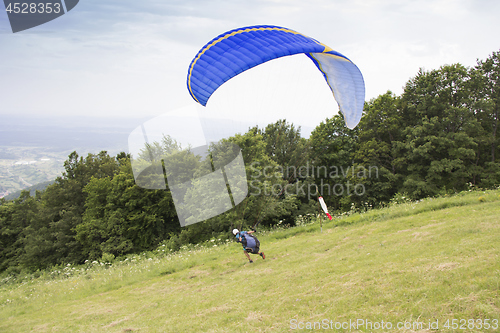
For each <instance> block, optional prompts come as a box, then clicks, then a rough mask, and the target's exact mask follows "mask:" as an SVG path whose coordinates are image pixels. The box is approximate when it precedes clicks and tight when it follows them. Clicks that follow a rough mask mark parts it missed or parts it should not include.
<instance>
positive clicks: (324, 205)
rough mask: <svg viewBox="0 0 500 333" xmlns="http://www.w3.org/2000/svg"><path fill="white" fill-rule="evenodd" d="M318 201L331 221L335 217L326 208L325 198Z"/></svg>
mask: <svg viewBox="0 0 500 333" xmlns="http://www.w3.org/2000/svg"><path fill="white" fill-rule="evenodd" d="M318 200H319V204H320V205H321V208H323V211H324V212H325V214H326V216H328V218H329V219H330V221H331V220H332V218H333V217H332V216H331V215H330V214H329V213H328V207H326V204H325V200H323V197H319V198H318Z"/></svg>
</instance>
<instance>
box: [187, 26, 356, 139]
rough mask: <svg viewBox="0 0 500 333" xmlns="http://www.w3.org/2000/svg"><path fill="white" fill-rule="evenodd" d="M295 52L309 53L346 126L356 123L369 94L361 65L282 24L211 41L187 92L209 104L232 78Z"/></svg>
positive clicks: (196, 60)
mask: <svg viewBox="0 0 500 333" xmlns="http://www.w3.org/2000/svg"><path fill="white" fill-rule="evenodd" d="M294 54H305V55H306V56H307V57H309V58H310V59H311V60H312V61H313V63H314V64H315V65H316V68H317V69H318V70H319V71H320V72H321V73H322V74H323V77H324V78H325V80H326V83H327V85H328V86H329V88H330V90H331V91H332V93H333V95H334V97H335V99H336V101H337V103H338V104H339V107H340V111H341V112H342V114H343V115H344V119H345V122H346V125H347V127H349V128H351V129H352V128H354V127H356V125H357V124H358V123H359V120H360V119H361V114H362V111H363V105H364V97H365V85H364V81H363V76H362V74H361V72H360V71H359V69H358V67H357V66H356V65H355V64H354V63H353V62H352V61H351V60H349V59H348V58H347V57H346V56H344V55H342V54H341V53H339V52H337V51H334V50H333V49H331V48H330V47H328V46H326V45H325V44H323V43H320V42H319V41H317V40H315V39H313V38H311V37H308V36H305V35H303V34H300V33H298V32H296V31H293V30H291V29H287V28H283V27H278V26H268V25H265V26H264V25H262V26H251V27H244V28H238V29H234V30H231V31H228V32H225V33H223V34H221V35H219V36H217V37H216V38H214V39H213V40H211V41H210V42H208V43H207V44H206V45H205V46H204V47H203V48H202V49H201V50H200V51H199V52H198V54H197V55H196V56H195V57H194V59H193V60H192V61H191V64H190V66H189V70H188V76H187V87H188V90H189V93H190V94H191V96H192V97H193V99H194V100H195V101H196V102H198V103H200V104H201V105H203V106H205V105H207V103H208V100H209V99H210V97H211V96H212V94H213V93H214V92H215V91H216V90H217V89H218V88H219V87H220V86H221V85H223V84H224V83H225V82H226V81H228V80H229V79H231V78H233V77H235V76H237V75H238V74H240V73H242V72H244V71H246V70H248V69H251V68H253V67H255V66H258V65H260V64H262V63H265V62H267V61H270V60H273V59H276V58H280V57H284V56H289V55H294Z"/></svg>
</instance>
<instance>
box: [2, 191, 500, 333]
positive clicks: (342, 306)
mask: <svg viewBox="0 0 500 333" xmlns="http://www.w3.org/2000/svg"><path fill="white" fill-rule="evenodd" d="M499 220H500V191H498V190H497V191H486V192H483V191H481V192H479V191H478V192H470V193H461V194H459V195H456V196H451V197H444V198H438V199H426V200H423V201H421V202H418V203H414V202H413V203H406V204H400V205H394V206H392V207H388V208H384V209H380V210H371V211H368V212H365V213H362V214H351V215H349V216H340V217H336V218H335V219H334V220H333V221H332V222H328V223H324V224H323V231H322V232H321V231H320V227H319V223H318V221H316V222H314V223H312V224H309V225H305V226H300V227H296V228H290V229H279V230H274V231H265V232H261V233H260V236H259V239H260V241H261V245H262V246H261V247H262V250H264V251H265V252H266V256H267V258H266V259H265V260H262V259H261V258H260V257H255V258H256V259H255V261H254V263H253V264H249V263H247V262H246V259H245V256H244V255H243V253H242V251H241V246H240V245H239V244H236V243H224V242H221V241H218V240H214V242H208V243H207V244H205V245H204V246H193V247H190V248H187V247H186V248H184V249H183V250H182V251H180V252H178V253H175V254H167V255H165V254H164V253H165V252H163V251H162V248H159V249H158V251H155V252H154V253H147V254H143V255H137V256H134V257H130V258H128V259H127V260H122V261H115V262H114V263H113V264H112V265H106V264H100V263H93V264H91V263H88V264H87V265H86V266H82V267H71V266H66V267H61V268H59V269H57V270H54V271H52V272H44V273H42V274H41V276H39V277H38V278H30V277H25V278H24V279H21V278H20V279H17V280H16V281H13V280H9V279H7V278H6V279H4V280H3V281H2V285H1V286H0V331H1V332H4V331H5V332H29V331H33V332H56V331H57V332H135V331H140V332H287V331H305V332H307V331H321V329H319V328H320V327H322V326H320V325H326V323H328V325H333V328H335V327H334V325H335V323H338V324H342V323H348V322H349V321H351V323H353V322H354V323H355V322H356V321H358V320H359V323H360V324H361V320H363V321H364V322H365V323H366V321H370V322H371V323H372V327H373V325H375V328H372V329H370V328H369V327H368V328H367V327H366V324H365V325H359V326H358V327H357V328H356V327H354V328H353V326H350V328H347V329H340V330H336V329H332V330H327V331H342V332H357V331H363V332H364V331H366V332H392V331H394V332H396V331H397V332H419V331H420V332H424V331H427V329H428V328H429V323H434V325H435V323H436V321H437V324H438V325H439V331H449V332H453V331H456V332H494V331H498V330H499V329H496V330H495V329H493V328H494V327H493V326H490V328H489V329H485V327H483V328H482V329H479V320H481V321H482V323H485V322H486V319H488V320H489V324H490V325H492V324H494V323H495V322H494V320H497V321H498V320H499V319H500V297H499V296H500V295H499V291H500V258H499V254H500V249H499V247H500V223H499ZM323 222H324V220H323ZM454 319H455V321H454V322H453V321H452V320H454ZM472 319H473V320H475V321H474V322H470V321H465V322H464V321H463V320H472ZM461 320H462V321H461ZM330 321H332V323H331V324H330ZM382 321H383V322H384V325H387V323H388V322H389V323H391V324H392V326H393V328H392V329H388V328H387V326H385V327H384V329H382V328H379V329H377V328H376V325H377V324H378V325H380V324H381V322H382ZM315 322H316V323H317V324H316V325H317V326H316V330H311V329H298V328H299V324H300V325H301V326H300V327H302V325H304V327H307V325H314V323H315ZM398 323H403V324H406V329H402V330H398V329H396V325H397V324H398ZM417 323H421V324H417ZM446 323H448V325H449V327H445V325H446ZM318 324H319V325H318ZM453 324H456V327H455V328H453ZM345 325H346V324H344V326H345ZM467 325H469V326H467ZM473 326H475V327H476V328H472V327H473ZM497 326H498V327H500V323H498V322H497ZM460 327H463V328H465V329H460ZM294 328H297V330H295V329H294ZM323 328H324V327H323ZM403 328H404V327H403Z"/></svg>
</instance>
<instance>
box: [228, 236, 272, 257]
mask: <svg viewBox="0 0 500 333" xmlns="http://www.w3.org/2000/svg"><path fill="white" fill-rule="evenodd" d="M254 232H255V230H252V231H238V229H234V230H233V235H234V236H235V237H236V241H237V242H238V243H241V245H243V253H245V255H246V256H247V258H248V261H249V262H250V263H252V262H253V260H252V258H250V255H249V253H252V254H258V255H259V256H261V257H262V259H266V256H265V255H264V252H259V247H260V242H259V240H258V239H257V237H255V236H254V235H252V234H253V233H254Z"/></svg>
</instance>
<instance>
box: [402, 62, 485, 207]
mask: <svg viewBox="0 0 500 333" xmlns="http://www.w3.org/2000/svg"><path fill="white" fill-rule="evenodd" d="M472 92H473V91H472V89H471V81H470V75H469V71H468V69H467V68H465V67H464V66H462V65H460V64H455V65H449V66H443V67H441V68H440V69H438V70H433V71H430V72H424V71H422V70H421V71H420V72H419V73H418V75H417V76H416V77H415V78H413V79H411V80H410V81H409V82H408V83H407V84H406V87H405V91H404V93H403V95H402V97H401V100H402V117H403V120H404V122H405V128H404V130H403V134H404V135H405V139H404V141H403V143H402V144H401V145H400V147H399V148H400V149H399V162H398V165H399V166H400V167H401V169H404V170H402V173H403V174H404V176H405V181H404V183H403V186H402V189H401V191H403V192H407V193H410V194H411V195H412V196H413V197H414V198H422V197H426V196H433V195H436V194H438V193H440V192H442V191H445V192H446V191H449V190H452V191H459V190H462V189H464V188H465V186H466V183H467V182H468V181H470V180H471V179H472V178H473V173H474V170H475V168H474V165H475V160H476V149H477V146H478V142H477V140H476V139H475V133H477V132H478V131H480V130H481V125H480V123H479V122H478V121H477V119H476V118H475V116H474V105H475V104H474V95H473V93H472Z"/></svg>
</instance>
